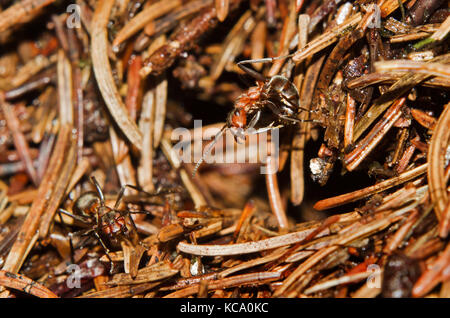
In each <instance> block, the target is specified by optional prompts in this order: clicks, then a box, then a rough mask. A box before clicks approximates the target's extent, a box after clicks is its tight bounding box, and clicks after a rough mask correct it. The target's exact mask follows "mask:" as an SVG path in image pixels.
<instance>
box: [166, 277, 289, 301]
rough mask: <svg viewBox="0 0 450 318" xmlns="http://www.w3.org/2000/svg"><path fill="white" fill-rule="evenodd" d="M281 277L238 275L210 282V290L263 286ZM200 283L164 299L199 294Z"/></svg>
mask: <svg viewBox="0 0 450 318" xmlns="http://www.w3.org/2000/svg"><path fill="white" fill-rule="evenodd" d="M280 277H281V273H278V272H257V273H250V274H243V275H237V276H233V277H227V278H222V279H218V280H216V281H209V282H208V290H214V289H225V288H231V287H236V286H242V285H244V286H245V285H261V284H266V283H268V282H270V281H274V280H277V279H279V278H280ZM199 288H200V283H197V284H195V285H193V286H189V287H187V288H185V289H181V290H179V291H176V292H173V293H171V294H169V295H166V296H164V298H185V297H188V296H191V295H195V294H197V293H198V290H199Z"/></svg>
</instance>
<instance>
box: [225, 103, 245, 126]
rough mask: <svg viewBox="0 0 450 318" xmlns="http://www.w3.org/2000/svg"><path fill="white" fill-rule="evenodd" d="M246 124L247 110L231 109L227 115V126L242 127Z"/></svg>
mask: <svg viewBox="0 0 450 318" xmlns="http://www.w3.org/2000/svg"><path fill="white" fill-rule="evenodd" d="M246 124H247V112H246V111H245V110H244V109H242V108H236V109H233V110H232V111H231V112H230V114H229V115H228V120H227V125H228V127H234V128H244V127H245V125H246Z"/></svg>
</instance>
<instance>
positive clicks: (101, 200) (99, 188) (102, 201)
mask: <svg viewBox="0 0 450 318" xmlns="http://www.w3.org/2000/svg"><path fill="white" fill-rule="evenodd" d="M91 181H92V183H93V184H94V186H95V188H96V189H97V193H98V196H99V197H100V204H101V205H102V206H104V205H105V196H104V195H103V191H102V188H101V187H100V185H99V184H98V182H97V179H95V177H94V176H92V177H91Z"/></svg>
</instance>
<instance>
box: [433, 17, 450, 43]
mask: <svg viewBox="0 0 450 318" xmlns="http://www.w3.org/2000/svg"><path fill="white" fill-rule="evenodd" d="M449 32H450V16H448V17H447V19H445V21H444V22H443V23H442V24H441V26H440V27H439V29H438V30H437V31H436V32H434V33H433V35H432V36H431V38H432V39H433V40H435V41H442V40H443V39H444V38H445V37H446V36H447V34H448V33H449Z"/></svg>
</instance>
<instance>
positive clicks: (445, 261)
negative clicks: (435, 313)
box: [412, 245, 450, 297]
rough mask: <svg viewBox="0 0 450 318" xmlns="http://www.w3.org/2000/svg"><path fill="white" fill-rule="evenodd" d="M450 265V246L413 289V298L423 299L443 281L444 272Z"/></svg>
mask: <svg viewBox="0 0 450 318" xmlns="http://www.w3.org/2000/svg"><path fill="white" fill-rule="evenodd" d="M449 264H450V245H447V248H446V249H445V250H444V251H443V252H442V253H441V255H439V256H438V257H437V258H436V259H435V260H434V261H433V263H432V264H430V266H429V267H428V269H427V270H426V271H425V272H424V273H423V274H422V276H420V278H419V279H418V280H417V282H416V283H415V284H414V287H413V289H412V295H413V297H422V296H424V295H426V294H427V293H428V292H429V291H431V290H432V289H433V288H434V287H435V286H436V285H437V284H439V283H440V281H441V276H442V272H443V271H444V269H445V268H446V267H448V266H449Z"/></svg>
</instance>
